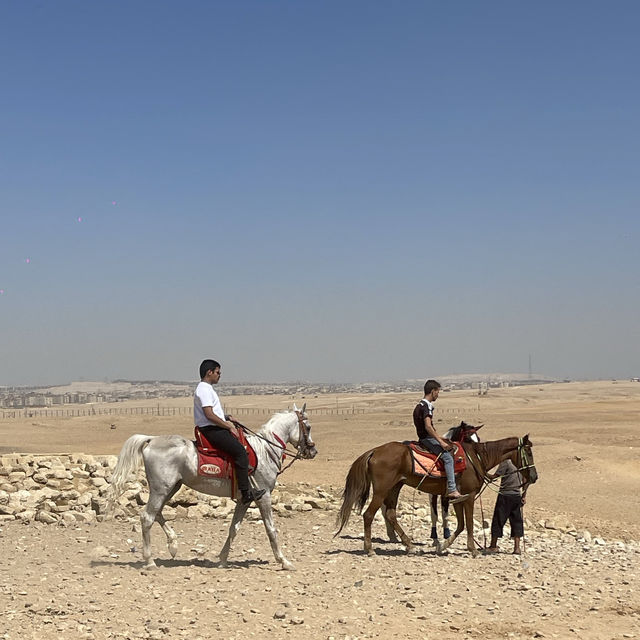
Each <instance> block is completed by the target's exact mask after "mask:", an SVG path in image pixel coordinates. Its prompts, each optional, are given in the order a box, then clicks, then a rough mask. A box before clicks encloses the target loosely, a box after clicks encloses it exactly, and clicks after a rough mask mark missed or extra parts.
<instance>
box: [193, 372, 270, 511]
mask: <svg viewBox="0 0 640 640" xmlns="http://www.w3.org/2000/svg"><path fill="white" fill-rule="evenodd" d="M220 369H221V367H220V363H219V362H216V361H215V360H203V362H202V364H201V365H200V383H199V384H198V386H197V387H196V391H195V393H194V395H193V419H194V421H195V423H196V427H199V428H200V430H201V431H202V432H203V433H204V435H205V436H206V438H207V440H209V442H210V443H211V444H212V445H214V446H216V447H218V448H219V449H221V450H222V451H224V452H226V453H228V454H229V455H231V456H232V458H233V464H234V466H235V469H236V476H237V478H238V489H240V493H241V494H242V502H243V504H249V503H250V502H251V501H252V500H259V499H260V498H262V496H263V495H264V493H265V489H256V490H254V489H251V488H250V487H249V456H247V452H246V450H245V448H244V447H243V446H242V445H241V444H240V441H239V440H238V430H237V428H236V426H235V425H234V424H233V422H230V421H229V418H230V417H231V416H225V415H224V411H223V410H222V404H221V403H220V398H219V397H218V394H217V393H216V392H215V390H214V389H213V386H212V385H214V384H218V381H219V380H220Z"/></svg>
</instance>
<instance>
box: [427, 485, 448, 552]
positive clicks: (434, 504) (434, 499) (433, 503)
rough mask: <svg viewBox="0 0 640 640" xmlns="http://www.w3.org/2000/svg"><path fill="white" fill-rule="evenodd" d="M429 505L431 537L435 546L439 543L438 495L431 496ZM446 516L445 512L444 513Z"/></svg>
mask: <svg viewBox="0 0 640 640" xmlns="http://www.w3.org/2000/svg"><path fill="white" fill-rule="evenodd" d="M429 506H430V507H431V539H432V540H433V546H434V547H435V546H437V544H438V496H437V495H435V494H433V495H430V496H429ZM442 516H443V518H444V512H443V514H442Z"/></svg>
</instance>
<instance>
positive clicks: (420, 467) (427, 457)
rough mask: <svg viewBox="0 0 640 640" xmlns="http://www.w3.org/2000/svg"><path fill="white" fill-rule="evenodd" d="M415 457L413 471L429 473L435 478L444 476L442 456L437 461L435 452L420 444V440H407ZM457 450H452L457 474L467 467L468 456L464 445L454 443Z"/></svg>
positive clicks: (421, 473)
mask: <svg viewBox="0 0 640 640" xmlns="http://www.w3.org/2000/svg"><path fill="white" fill-rule="evenodd" d="M405 444H407V445H408V446H409V450H410V451H411V457H412V458H413V472H414V473H417V474H418V475H428V476H431V477H435V478H444V477H446V473H445V471H444V463H443V462H442V458H440V459H439V460H438V461H437V462H436V458H437V457H438V456H437V455H436V454H435V453H430V452H429V451H426V450H425V449H423V448H422V447H421V446H420V443H418V442H406V443H405ZM454 446H455V450H454V451H452V452H451V455H452V456H453V470H454V472H455V473H456V474H458V473H462V472H463V471H464V470H465V469H466V468H467V456H466V455H465V453H464V449H463V448H462V445H461V444H459V443H454Z"/></svg>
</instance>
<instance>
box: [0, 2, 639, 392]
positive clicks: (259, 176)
mask: <svg viewBox="0 0 640 640" xmlns="http://www.w3.org/2000/svg"><path fill="white" fill-rule="evenodd" d="M639 32H640V4H638V3H637V2H631V1H630V0H620V1H619V2H616V3H610V4H606V3H601V2H589V1H587V2H584V1H580V2H578V1H577V0H567V1H566V2H561V3H558V2H551V1H550V0H541V1H540V2H536V3H535V4H532V3H511V2H504V1H502V0H496V1H495V2H490V3H478V2H473V1H471V0H461V1H460V2H456V3H441V2H435V1H430V0H427V1H422V0H420V1H418V0H408V1H407V2H403V3H399V4H398V3H394V4H392V3H383V2H376V1H374V2H364V1H362V0H355V1H354V2H348V3H344V2H337V1H335V0H328V1H327V2H322V3H294V2H290V1H283V0H275V1H274V2H269V3H264V2H259V1H257V0H247V1H246V2H242V3H228V2H217V1H215V0H213V1H210V2H209V1H207V2H205V1H204V0H194V1H193V2H190V3H189V4H188V6H186V5H183V4H179V3H166V2H159V3H150V2H137V3H129V2H126V3H125V2H123V1H122V0H115V1H114V2H109V3H85V2H79V1H78V0H59V1H58V2H55V3H39V4H36V3H30V2H17V3H16V2H14V3H3V4H2V5H0V54H1V55H2V57H3V59H4V60H6V61H7V63H6V64H5V65H3V68H2V69H1V70H0V78H1V80H2V87H3V100H2V102H1V104H0V122H2V125H0V126H2V134H3V135H2V153H1V154H0V187H1V188H0V220H1V222H2V225H1V227H0V385H52V384H58V383H60V382H61V381H65V380H68V381H71V380H78V379H79V378H85V379H87V380H89V379H92V378H94V379H104V378H105V377H107V378H109V379H118V378H129V379H142V380H149V379H165V380H167V379H177V380H191V379H196V378H197V370H198V365H199V363H200V361H201V360H202V359H204V358H207V357H213V358H215V359H217V360H219V361H220V362H221V363H222V366H223V377H222V380H223V382H224V381H225V380H230V381H243V380H259V381H266V382H269V381H286V380H313V381H318V380H320V381H327V382H354V381H371V380H373V381H376V380H404V379H422V378H424V379H426V378H430V377H433V376H436V375H438V373H437V372H443V371H449V372H452V373H459V372H467V373H482V372H484V371H492V370H494V371H519V370H521V371H528V370H529V355H531V358H532V364H531V367H532V369H531V370H532V373H533V375H536V374H538V375H546V376H550V377H554V378H557V379H563V378H570V379H611V378H618V379H622V378H629V377H634V376H638V375H639V370H640V364H638V363H640V322H638V318H640V261H639V260H638V249H637V247H638V246H639V245H640V216H639V215H638V208H639V207H638V206H639V204H640V193H639V191H640V187H639V185H640V176H639V175H638V173H639V169H638V162H637V153H638V151H637V150H638V148H639V146H640V145H639V142H640V140H639V138H640V87H639V86H638V83H637V82H636V81H635V80H634V79H635V77H636V75H637V68H636V67H637V60H638V59H640V39H639V38H638V35H637V34H638V33H639Z"/></svg>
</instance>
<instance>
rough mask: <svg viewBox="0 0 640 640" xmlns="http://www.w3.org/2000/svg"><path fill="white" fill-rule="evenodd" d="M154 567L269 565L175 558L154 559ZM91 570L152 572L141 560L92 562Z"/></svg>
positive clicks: (262, 561)
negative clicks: (120, 568)
mask: <svg viewBox="0 0 640 640" xmlns="http://www.w3.org/2000/svg"><path fill="white" fill-rule="evenodd" d="M155 563H156V567H166V568H168V569H171V568H173V567H198V568H200V569H221V568H224V569H246V568H248V567H255V566H262V565H266V564H269V562H268V561H267V560H237V561H235V562H232V561H228V562H227V564H226V566H225V567H221V565H220V563H219V562H218V561H217V560H216V561H213V560H204V559H199V558H190V559H187V560H176V559H175V558H173V559H172V558H167V559H164V560H163V559H156V560H155ZM90 566H91V568H95V567H130V568H131V569H138V570H140V571H142V570H147V571H153V568H152V569H149V568H148V567H146V565H145V563H144V562H143V561H141V560H136V561H131V562H125V561H122V560H117V561H111V562H110V561H108V560H92V561H91V562H90Z"/></svg>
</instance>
